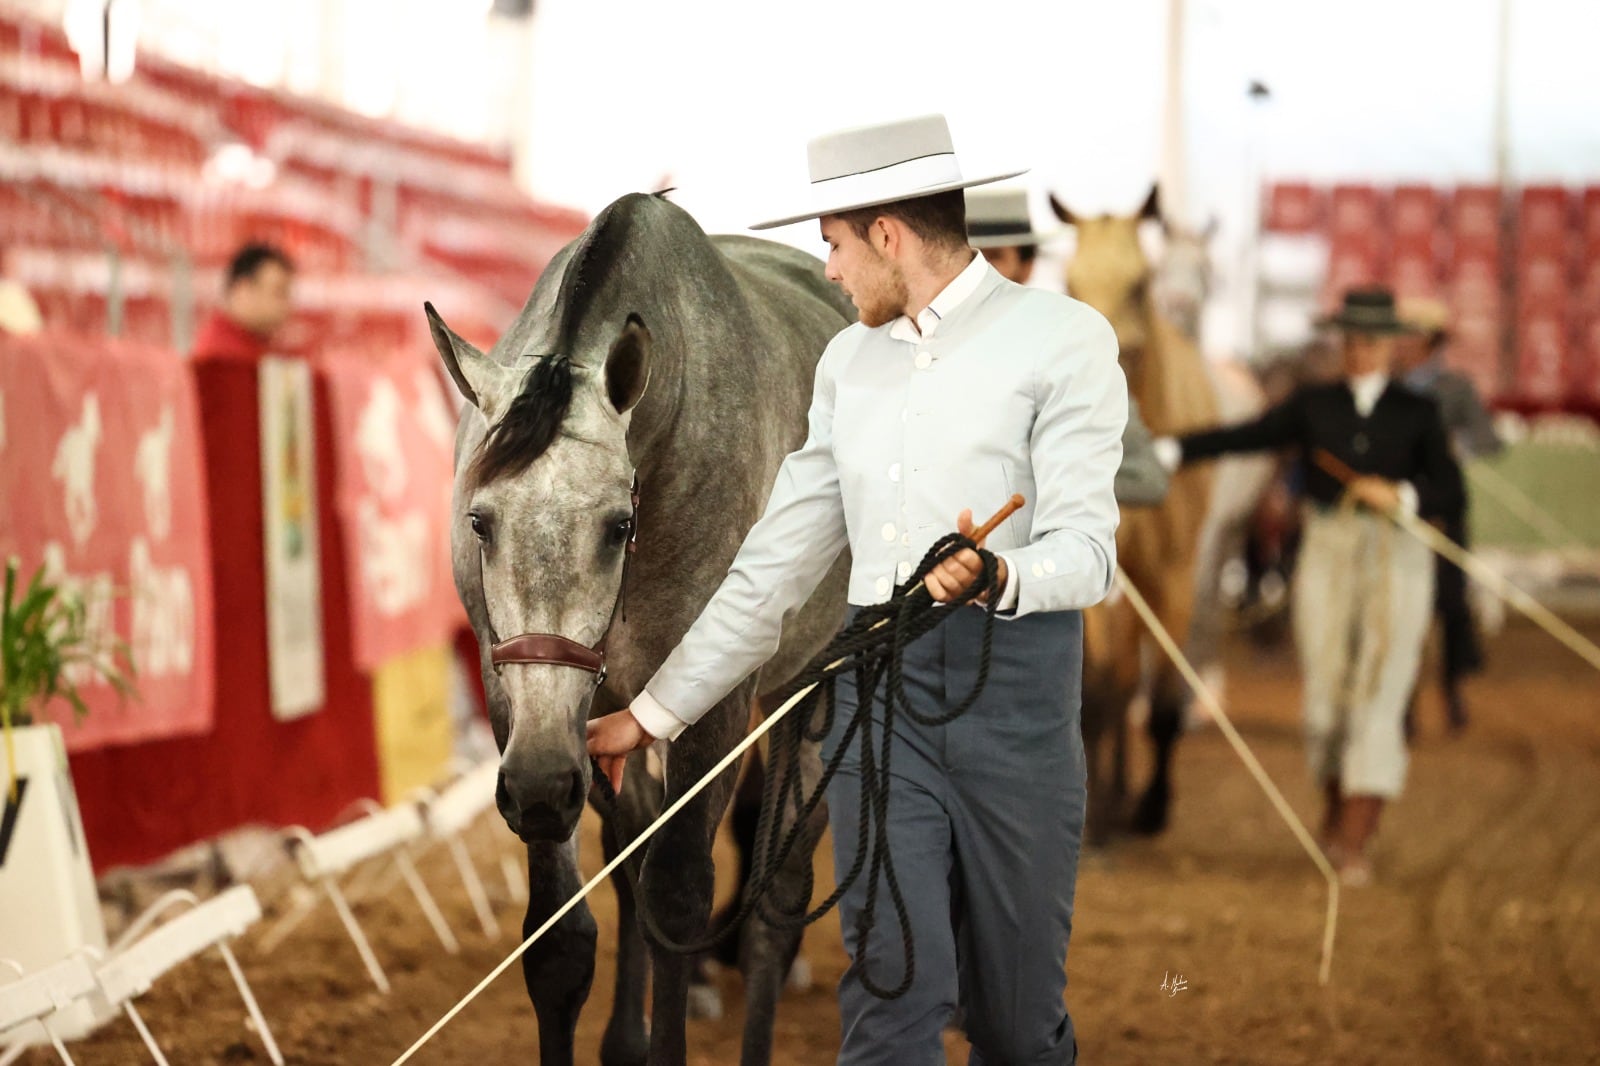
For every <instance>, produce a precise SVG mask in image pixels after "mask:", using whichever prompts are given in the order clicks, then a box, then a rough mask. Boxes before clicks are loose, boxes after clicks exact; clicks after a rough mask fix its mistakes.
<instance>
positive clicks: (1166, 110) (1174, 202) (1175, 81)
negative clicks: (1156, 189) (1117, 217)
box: [1159, 0, 1189, 226]
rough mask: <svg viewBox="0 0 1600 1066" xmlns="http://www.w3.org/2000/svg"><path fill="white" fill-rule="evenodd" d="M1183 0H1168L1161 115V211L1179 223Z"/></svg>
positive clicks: (1184, 209)
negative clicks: (1165, 76)
mask: <svg viewBox="0 0 1600 1066" xmlns="http://www.w3.org/2000/svg"><path fill="white" fill-rule="evenodd" d="M1183 22H1184V0H1167V97H1166V103H1165V106H1164V107H1163V110H1162V116H1161V163H1160V168H1159V177H1160V184H1161V207H1162V213H1163V214H1165V215H1166V216H1167V217H1168V218H1171V219H1172V220H1173V221H1174V222H1175V223H1177V224H1178V225H1180V226H1187V225H1188V224H1189V213H1188V212H1189V199H1188V198H1189V182H1188V178H1189V173H1188V167H1187V165H1186V164H1187V158H1186V155H1185V150H1184V148H1185V144H1186V139H1185V123H1184V112H1183V30H1184V25H1183Z"/></svg>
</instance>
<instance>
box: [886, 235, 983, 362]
mask: <svg viewBox="0 0 1600 1066" xmlns="http://www.w3.org/2000/svg"><path fill="white" fill-rule="evenodd" d="M991 269H992V268H991V267H990V266H989V261H988V260H987V259H985V258H984V257H983V255H982V254H981V253H977V252H974V253H973V256H972V262H970V263H968V264H967V265H966V267H965V269H963V270H962V271H961V273H959V274H957V275H956V276H955V277H954V278H952V279H951V281H950V284H948V285H946V286H945V287H944V288H943V289H942V290H941V291H940V292H939V295H937V296H935V297H934V298H933V299H932V300H931V301H929V303H928V306H927V307H924V308H923V309H922V310H921V311H919V312H918V313H917V317H916V319H915V320H913V319H912V318H911V316H910V315H901V316H900V317H899V318H897V319H895V321H894V325H892V326H890V327H889V336H891V337H893V338H894V339H895V340H897V341H907V342H909V343H911V344H915V343H917V342H918V341H921V340H926V339H927V338H929V337H931V336H933V334H934V333H935V332H936V331H937V330H938V328H939V323H940V322H942V321H944V320H945V319H946V318H949V317H950V314H951V312H953V311H955V309H956V308H958V307H960V306H961V305H962V304H963V303H965V302H966V300H967V298H968V297H970V296H971V295H972V294H973V293H974V292H977V291H978V286H979V285H980V284H982V283H983V279H984V278H985V277H986V276H987V275H988V274H989V272H990V270H991Z"/></svg>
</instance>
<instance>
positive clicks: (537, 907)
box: [522, 834, 595, 1066]
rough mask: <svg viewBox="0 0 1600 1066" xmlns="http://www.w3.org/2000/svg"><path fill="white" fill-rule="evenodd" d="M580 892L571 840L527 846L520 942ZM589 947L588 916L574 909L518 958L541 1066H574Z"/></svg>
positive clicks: (590, 964)
mask: <svg viewBox="0 0 1600 1066" xmlns="http://www.w3.org/2000/svg"><path fill="white" fill-rule="evenodd" d="M581 887H582V883H581V882H580V880H579V878H578V838H577V835H576V834H574V835H573V837H572V839H571V840H568V841H566V842H565V843H561V844H557V843H545V842H540V843H535V844H529V845H528V913H527V916H526V917H525V918H524V919H523V921H522V935H523V937H525V938H526V937H528V936H530V935H532V933H533V931H534V930H535V929H537V928H538V927H539V926H541V925H543V924H544V922H545V920H546V919H547V918H549V917H550V915H551V914H553V913H555V911H556V909H557V908H558V907H560V906H561V905H562V904H563V903H565V902H566V901H567V900H569V899H571V898H572V896H573V895H575V894H576V893H577V891H578V889H579V888H581ZM594 944H595V923H594V915H592V914H590V913H589V908H588V906H587V905H585V904H581V903H580V904H579V905H578V906H576V907H574V908H573V909H572V910H570V911H568V912H567V914H566V916H565V917H563V918H562V919H561V921H559V922H557V923H556V924H555V925H554V926H553V927H552V928H551V929H550V931H549V932H547V933H546V934H545V935H544V936H543V937H542V938H541V939H540V940H539V942H538V943H536V944H534V945H533V947H531V948H529V949H528V951H527V954H525V955H523V956H522V976H523V979H524V980H525V981H526V982H527V985H528V998H529V999H531V1000H532V1001H533V1009H534V1012H535V1013H536V1014H537V1015H538V1019H539V1062H540V1064H541V1066H570V1064H571V1063H572V1062H573V1061H574V1059H573V1047H572V1043H573V1037H574V1034H575V1033H576V1031H577V1028H578V1012H579V1011H581V1010H582V1009H583V1004H584V1001H585V1000H587V999H588V998H589V985H590V983H591V982H592V981H593V980H594Z"/></svg>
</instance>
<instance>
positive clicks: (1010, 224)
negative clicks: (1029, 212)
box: [967, 219, 1033, 237]
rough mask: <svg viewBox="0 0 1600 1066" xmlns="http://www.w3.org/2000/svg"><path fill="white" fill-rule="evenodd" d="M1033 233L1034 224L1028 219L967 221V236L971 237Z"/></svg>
mask: <svg viewBox="0 0 1600 1066" xmlns="http://www.w3.org/2000/svg"><path fill="white" fill-rule="evenodd" d="M1032 233H1033V226H1032V225H1031V224H1030V223H1029V222H1028V221H1027V220H1026V219H1023V220H1021V221H1013V220H1007V221H1004V222H973V221H970V220H969V221H968V222H967V236H969V237H1027V236H1029V235H1031V234H1032Z"/></svg>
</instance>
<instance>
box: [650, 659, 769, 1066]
mask: <svg viewBox="0 0 1600 1066" xmlns="http://www.w3.org/2000/svg"><path fill="white" fill-rule="evenodd" d="M748 708H749V691H748V689H741V690H740V691H739V692H737V693H735V696H734V697H731V698H730V699H729V700H727V701H724V703H723V704H722V705H721V706H719V707H717V708H715V709H713V710H712V711H711V713H709V714H707V715H706V716H705V717H704V718H702V719H701V720H700V721H699V722H698V723H696V725H695V726H694V728H693V729H690V730H689V731H688V732H686V733H684V734H683V736H682V737H680V738H679V739H678V740H677V741H675V742H674V743H673V745H672V748H671V753H670V754H669V755H668V757H667V794H666V802H667V805H668V806H671V805H672V804H673V803H676V802H677V801H678V799H679V797H681V796H682V795H683V794H684V793H686V792H687V791H688V790H689V789H690V788H691V787H692V786H693V785H694V784H695V782H697V781H699V780H700V779H701V778H702V777H704V776H705V775H706V774H707V773H708V772H709V771H710V770H711V768H712V767H713V766H715V765H716V763H717V760H718V759H720V758H721V757H722V756H723V755H724V754H725V753H726V752H727V751H728V749H729V748H731V747H732V746H733V744H734V741H735V739H736V738H738V737H740V736H743V735H744V727H745V724H746V722H747V721H748V720H749V711H748ZM735 773H736V768H730V769H729V770H727V771H726V772H724V773H723V774H722V776H721V777H719V778H718V779H717V780H716V781H714V782H712V783H711V784H710V785H709V786H708V787H707V788H706V789H705V790H704V791H702V792H701V793H700V794H699V795H698V796H696V797H695V798H694V799H693V800H692V801H691V802H690V803H689V804H688V805H687V806H685V807H684V809H683V810H681V811H679V812H678V814H677V816H676V817H675V818H673V819H672V821H670V822H667V823H666V824H665V825H664V826H662V827H661V830H660V831H659V832H658V833H657V834H656V836H655V839H654V840H652V841H651V843H650V849H649V855H648V857H647V858H646V859H645V864H644V873H643V876H642V877H641V878H640V882H639V892H640V894H641V896H642V897H643V903H644V904H645V905H646V906H647V907H648V908H649V911H650V914H651V916H652V917H653V918H654V919H655V922H656V924H657V927H658V928H659V930H660V931H661V933H662V935H663V936H665V937H667V938H668V939H670V940H672V941H675V942H678V943H684V942H688V941H692V940H696V939H699V938H700V937H702V936H704V934H705V932H706V927H707V921H708V919H709V918H710V916H711V901H712V893H713V891H714V889H715V884H714V880H713V874H714V871H713V868H712V864H711V844H712V841H713V839H714V838H715V836H716V831H717V826H718V824H719V823H720V822H721V819H722V812H723V811H724V810H725V809H726V808H727V805H728V798H729V797H730V796H731V795H732V793H733V786H734V774H735ZM692 970H693V960H692V959H690V958H689V957H687V956H684V955H679V954H676V953H674V952H671V951H667V950H665V949H663V948H661V947H659V946H657V945H652V951H651V974H652V976H653V979H654V980H653V986H652V989H651V997H650V999H651V1003H650V1062H651V1064H652V1066H683V1064H684V1063H685V1061H686V1054H687V1052H686V1047H685V1042H686V1040H687V1033H686V1028H685V1023H686V1020H687V1015H688V996H689V981H690V975H691V973H692Z"/></svg>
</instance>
